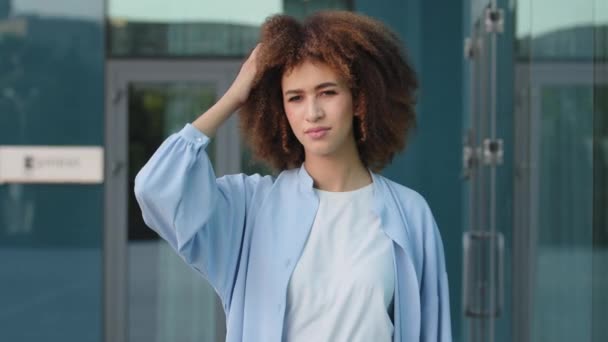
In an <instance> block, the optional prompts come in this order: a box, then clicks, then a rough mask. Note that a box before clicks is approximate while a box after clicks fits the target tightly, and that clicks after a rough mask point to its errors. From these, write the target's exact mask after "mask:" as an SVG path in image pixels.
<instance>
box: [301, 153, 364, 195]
mask: <svg viewBox="0 0 608 342" xmlns="http://www.w3.org/2000/svg"><path fill="white" fill-rule="evenodd" d="M304 167H305V168H306V171H307V172H308V174H309V175H310V176H311V177H312V179H313V180H314V187H315V188H317V189H319V190H325V191H332V192H343V191H352V190H356V189H359V188H362V187H364V186H366V185H369V184H370V183H371V182H372V176H371V174H370V173H369V171H368V169H367V168H366V167H365V165H363V162H362V161H361V159H360V158H359V155H358V154H357V155H356V156H355V157H350V158H348V157H343V158H333V157H321V156H306V160H305V161H304Z"/></svg>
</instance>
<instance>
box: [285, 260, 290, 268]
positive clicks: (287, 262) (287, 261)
mask: <svg viewBox="0 0 608 342" xmlns="http://www.w3.org/2000/svg"><path fill="white" fill-rule="evenodd" d="M289 266H291V259H287V260H285V268H288V267H289Z"/></svg>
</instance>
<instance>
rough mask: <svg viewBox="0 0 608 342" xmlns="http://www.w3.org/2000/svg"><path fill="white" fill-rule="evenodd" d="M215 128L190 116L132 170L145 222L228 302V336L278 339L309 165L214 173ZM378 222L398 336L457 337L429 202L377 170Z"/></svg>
mask: <svg viewBox="0 0 608 342" xmlns="http://www.w3.org/2000/svg"><path fill="white" fill-rule="evenodd" d="M208 144H209V138H208V137H207V136H205V135H204V134H203V133H201V132H200V131H199V130H198V129H196V128H195V127H193V126H192V125H190V124H188V125H186V127H184V128H183V129H182V130H181V131H180V132H179V133H177V134H173V135H171V136H170V137H169V138H167V140H165V142H163V144H162V145H161V146H160V147H159V149H158V150H157V151H156V153H155V154H154V155H153V156H152V158H150V160H149V161H148V163H147V164H146V165H145V166H144V167H143V168H142V170H141V171H140V172H139V173H138V175H137V177H136V179H135V195H136V197H137V201H138V202H139V205H140V207H141V210H142V213H143V217H144V220H145V222H146V224H147V225H148V226H149V227H150V228H152V229H154V230H155V231H156V232H157V233H158V234H159V235H160V236H161V237H162V238H163V239H165V240H166V241H167V242H168V243H169V244H170V245H171V246H172V247H173V248H174V249H175V250H176V251H177V253H178V254H179V255H180V256H181V257H182V258H183V259H184V261H186V262H187V263H188V264H189V265H191V266H192V267H193V268H194V269H195V270H197V271H198V272H200V273H201V274H202V275H203V277H205V278H206V279H207V280H208V281H209V283H210V284H211V285H212V286H213V287H214V289H215V291H216V292H217V293H218V295H219V297H220V299H221V301H222V304H223V307H224V310H225V312H226V324H227V336H226V341H228V342H237V341H238V342H240V341H247V342H249V341H252V342H280V341H282V339H283V325H284V318H285V308H286V300H287V286H288V284H289V279H290V277H291V274H292V272H293V270H294V268H295V265H296V264H297V262H298V259H299V257H300V255H301V253H302V250H303V248H304V245H305V243H306V239H307V237H308V234H309V232H310V229H311V227H312V223H313V221H314V218H315V214H316V212H317V208H318V204H319V200H318V198H317V195H316V194H315V192H314V190H313V180H312V178H311V177H310V175H309V174H308V173H307V172H306V170H305V168H304V167H300V168H299V169H292V170H287V171H283V172H281V173H280V174H279V175H278V176H277V177H276V178H275V177H271V176H265V177H261V176H259V175H253V176H247V175H243V174H239V175H230V176H224V177H221V178H216V176H215V174H214V171H213V167H212V165H211V162H210V161H209V158H208V156H207V154H206V152H205V147H206V146H207V145H208ZM372 180H373V185H372V186H373V190H374V200H373V201H374V205H373V207H372V208H370V210H372V212H373V213H374V215H377V216H378V218H379V219H380V222H381V228H382V230H383V231H384V232H385V233H386V235H387V236H388V237H389V238H390V239H391V240H392V241H393V257H394V261H395V262H394V267H395V268H394V270H395V275H396V277H395V282H396V283H395V311H394V321H395V322H394V323H395V331H394V335H393V340H394V341H403V342H411V341H429V342H430V341H442V342H446V341H451V340H452V334H451V326H450V307H449V296H448V281H447V275H446V271H445V259H444V253H443V245H442V241H441V237H440V235H439V231H438V229H437V225H436V223H435V220H434V218H433V215H432V213H431V210H430V209H429V207H428V204H427V203H426V201H425V200H424V198H422V196H420V195H419V194H418V193H416V192H415V191H413V190H410V189H408V188H406V187H404V186H402V185H399V184H397V183H394V182H392V181H390V180H388V179H386V178H384V177H382V176H381V175H378V174H375V173H372Z"/></svg>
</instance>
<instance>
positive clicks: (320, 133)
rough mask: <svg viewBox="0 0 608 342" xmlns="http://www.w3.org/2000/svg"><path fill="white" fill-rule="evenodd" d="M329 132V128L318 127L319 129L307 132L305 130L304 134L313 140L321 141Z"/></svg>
mask: <svg viewBox="0 0 608 342" xmlns="http://www.w3.org/2000/svg"><path fill="white" fill-rule="evenodd" d="M328 131H329V128H327V127H319V128H311V129H309V130H306V132H305V133H306V134H307V135H308V136H309V137H311V138H313V139H315V140H316V139H321V138H323V137H324V136H326V135H327V132H328Z"/></svg>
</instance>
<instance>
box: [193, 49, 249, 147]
mask: <svg viewBox="0 0 608 342" xmlns="http://www.w3.org/2000/svg"><path fill="white" fill-rule="evenodd" d="M259 49H260V45H259V44H258V45H257V46H256V47H255V49H253V51H252V52H251V55H250V56H249V58H247V60H246V61H245V63H243V66H242V67H241V71H239V74H238V75H237V76H236V79H235V80H234V82H232V85H231V86H230V88H229V89H228V91H226V93H225V94H224V96H222V98H220V100H219V101H218V102H217V103H215V104H214V105H213V106H212V107H211V108H209V110H207V111H206V112H205V113H204V114H203V115H201V116H199V117H198V119H196V120H194V122H192V125H193V126H194V127H196V128H198V130H200V131H201V132H203V133H204V134H206V135H207V136H209V137H213V136H215V133H216V131H217V129H218V128H219V126H221V125H222V124H223V123H224V121H226V119H228V117H230V115H232V113H234V112H235V111H236V110H237V109H239V108H240V107H241V106H242V105H243V103H245V101H247V97H249V92H250V91H251V86H252V83H253V79H254V77H255V73H256V56H257V52H258V50H259Z"/></svg>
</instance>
